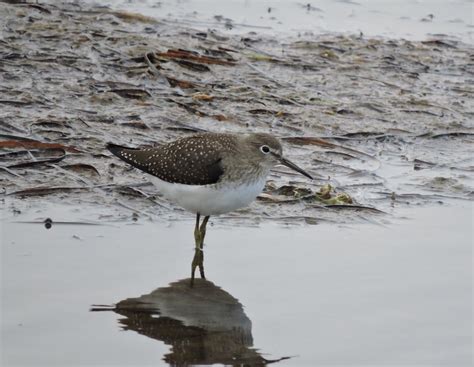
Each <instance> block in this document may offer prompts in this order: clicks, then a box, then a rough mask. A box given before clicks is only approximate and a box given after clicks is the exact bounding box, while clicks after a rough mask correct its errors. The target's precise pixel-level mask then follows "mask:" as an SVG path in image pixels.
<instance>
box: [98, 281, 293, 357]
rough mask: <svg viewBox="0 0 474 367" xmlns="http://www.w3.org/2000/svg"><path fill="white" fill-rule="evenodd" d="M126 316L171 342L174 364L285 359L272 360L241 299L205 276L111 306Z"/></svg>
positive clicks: (124, 323) (129, 324) (127, 323)
mask: <svg viewBox="0 0 474 367" xmlns="http://www.w3.org/2000/svg"><path fill="white" fill-rule="evenodd" d="M91 310H92V311H106V310H111V311H114V312H116V313H118V314H120V315H122V316H125V317H124V318H120V319H119V323H120V325H121V327H122V329H124V330H133V331H136V332H137V333H139V334H142V335H145V336H148V337H150V338H153V339H156V340H161V341H163V342H164V343H165V344H168V345H170V346H171V352H170V353H168V354H166V355H165V356H164V358H163V359H164V361H165V362H166V363H168V364H170V365H172V366H188V365H196V364H199V365H211V364H216V363H218V364H224V365H230V366H242V365H246V366H264V365H267V364H270V363H275V362H279V361H281V360H284V359H287V358H288V357H283V358H280V359H274V360H269V359H265V358H264V357H262V356H261V354H260V353H259V352H258V351H257V350H256V349H254V348H252V346H253V338H252V323H251V321H250V319H249V318H248V317H247V315H246V314H245V313H244V310H243V307H242V305H241V304H240V302H239V301H238V300H237V299H236V298H234V297H233V296H231V295H230V294H229V293H227V292H226V291H224V290H223V289H221V288H219V287H217V286H216V285H214V283H212V282H210V281H208V280H206V279H199V278H198V279H195V280H194V285H193V286H190V279H189V278H188V279H182V280H178V281H176V282H174V283H171V284H170V285H169V286H167V287H162V288H158V289H156V290H154V291H153V292H151V293H149V294H145V295H143V296H141V297H138V298H128V299H125V300H123V301H120V302H119V303H117V304H116V305H115V306H114V307H112V308H110V307H109V308H107V307H100V306H98V307H94V308H92V309H91Z"/></svg>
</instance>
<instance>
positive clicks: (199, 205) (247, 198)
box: [150, 175, 266, 215]
mask: <svg viewBox="0 0 474 367" xmlns="http://www.w3.org/2000/svg"><path fill="white" fill-rule="evenodd" d="M150 180H151V181H152V182H153V184H154V185H155V186H156V188H157V189H158V190H159V191H160V193H161V194H163V196H164V197H165V198H166V199H168V200H170V201H171V202H173V203H175V204H177V205H179V206H181V207H183V208H184V209H186V210H189V211H190V212H193V213H199V214H201V215H218V214H224V213H228V212H231V211H233V210H236V209H239V208H243V207H245V206H247V205H248V204H250V203H251V202H252V201H253V200H255V198H256V197H257V196H258V194H260V192H262V190H263V187H264V186H265V182H266V175H263V176H261V177H259V179H258V180H255V181H252V182H249V183H246V184H243V185H236V184H234V183H229V184H228V185H222V184H217V185H215V184H214V185H183V184H177V183H169V182H166V181H163V180H160V179H159V178H157V177H154V176H152V177H151V178H150Z"/></svg>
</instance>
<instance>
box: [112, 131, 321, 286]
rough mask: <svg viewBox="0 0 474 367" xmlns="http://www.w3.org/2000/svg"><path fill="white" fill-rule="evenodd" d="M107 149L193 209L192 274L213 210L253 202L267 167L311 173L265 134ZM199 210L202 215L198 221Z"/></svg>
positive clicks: (175, 200) (227, 209) (204, 137)
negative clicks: (291, 158) (193, 255)
mask: <svg viewBox="0 0 474 367" xmlns="http://www.w3.org/2000/svg"><path fill="white" fill-rule="evenodd" d="M107 149H108V150H110V151H111V152H112V153H113V154H114V155H116V156H117V157H119V158H120V159H122V160H124V161H125V162H127V163H129V164H131V165H132V166H134V167H136V168H138V169H140V170H142V171H144V172H146V173H149V174H150V175H151V176H150V179H151V181H152V182H153V183H154V184H155V186H156V187H157V189H158V190H159V191H160V192H161V194H163V196H164V197H165V198H167V199H168V200H170V201H171V202H173V203H176V204H178V205H179V206H181V207H183V208H185V209H187V210H189V211H190V212H193V213H196V226H195V228H194V240H195V244H196V255H195V259H194V260H193V264H192V269H191V279H194V272H195V270H196V267H197V266H199V270H200V273H201V277H202V278H204V268H203V267H202V248H203V244H204V237H205V235H206V225H207V222H208V220H209V217H210V216H211V215H218V214H223V213H227V212H230V211H233V210H236V209H239V208H242V207H244V206H247V205H248V204H250V202H252V201H253V200H254V199H255V198H256V197H257V195H258V194H259V193H260V192H261V191H262V189H263V187H264V186H265V182H266V180H267V176H268V174H269V172H270V169H271V168H272V167H274V166H275V165H277V164H283V165H285V166H287V167H289V168H292V169H294V170H295V171H297V172H299V173H301V174H303V175H305V176H306V177H308V178H310V179H312V177H311V175H309V174H308V173H307V172H305V171H304V170H303V169H301V168H300V167H298V166H297V165H296V164H294V163H292V162H290V161H289V160H287V159H286V158H284V157H283V155H282V154H283V149H282V146H281V144H280V142H279V141H278V139H276V138H275V137H273V136H272V135H269V134H262V133H251V134H218V133H205V134H198V135H193V136H189V137H185V138H182V139H178V140H176V141H174V142H171V143H168V144H164V145H161V146H159V147H157V148H147V149H137V148H127V147H124V146H120V145H116V144H111V143H109V144H108V145H107ZM201 215H203V216H204V219H203V221H202V223H200V217H201Z"/></svg>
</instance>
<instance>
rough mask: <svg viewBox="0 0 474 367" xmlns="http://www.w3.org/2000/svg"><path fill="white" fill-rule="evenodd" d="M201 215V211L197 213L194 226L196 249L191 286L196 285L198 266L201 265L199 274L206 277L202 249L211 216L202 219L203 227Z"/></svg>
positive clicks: (192, 264) (192, 265)
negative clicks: (195, 274)
mask: <svg viewBox="0 0 474 367" xmlns="http://www.w3.org/2000/svg"><path fill="white" fill-rule="evenodd" d="M200 217H201V215H200V214H199V213H197V214H196V226H195V227H194V241H195V244H196V247H195V249H194V257H193V262H192V263H191V287H192V286H193V285H194V273H195V272H196V268H197V267H199V274H200V275H201V278H202V279H206V277H205V275H204V252H203V250H202V247H203V243H204V235H205V233H206V228H205V227H206V223H207V221H208V220H209V217H205V218H204V220H203V221H202V224H201V227H199V219H200ZM203 225H204V235H203V234H202V228H203V227H202V226H203Z"/></svg>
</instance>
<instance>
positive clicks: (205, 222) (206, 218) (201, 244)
mask: <svg viewBox="0 0 474 367" xmlns="http://www.w3.org/2000/svg"><path fill="white" fill-rule="evenodd" d="M209 218H210V216H209V215H208V216H206V217H204V220H203V221H202V223H201V228H200V229H199V232H201V243H200V244H199V248H200V249H201V250H202V248H203V247H204V237H206V226H207V222H208V221H209Z"/></svg>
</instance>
